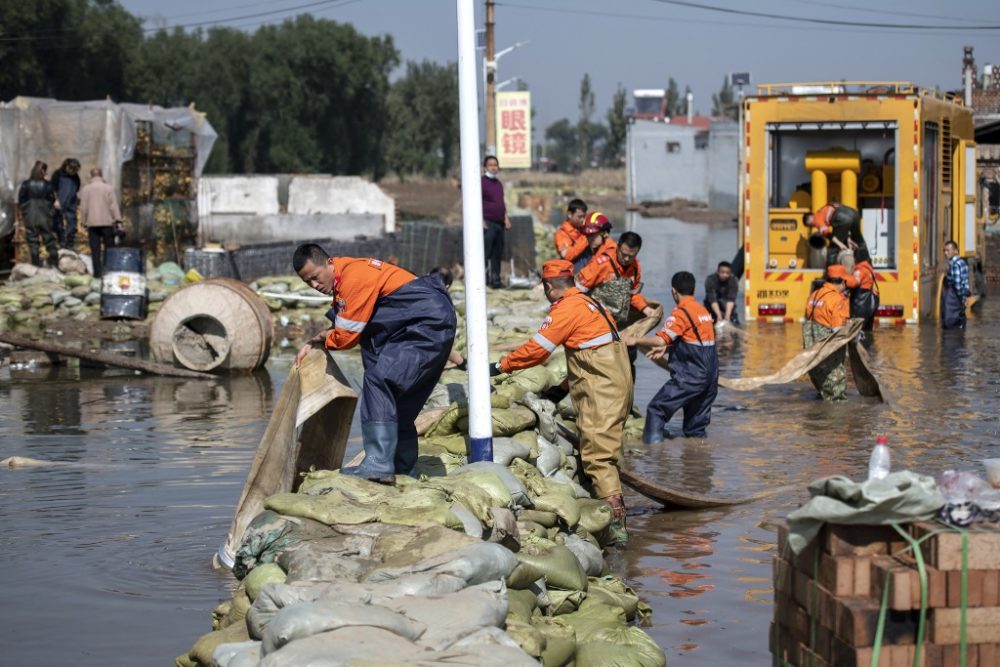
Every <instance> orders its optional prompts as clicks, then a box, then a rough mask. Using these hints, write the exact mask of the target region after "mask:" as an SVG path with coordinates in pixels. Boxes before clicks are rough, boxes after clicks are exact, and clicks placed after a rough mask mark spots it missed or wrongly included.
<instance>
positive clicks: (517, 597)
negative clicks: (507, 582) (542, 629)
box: [507, 565, 538, 621]
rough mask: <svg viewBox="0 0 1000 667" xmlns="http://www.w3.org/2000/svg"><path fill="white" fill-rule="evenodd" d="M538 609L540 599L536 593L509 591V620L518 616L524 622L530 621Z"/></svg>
mask: <svg viewBox="0 0 1000 667" xmlns="http://www.w3.org/2000/svg"><path fill="white" fill-rule="evenodd" d="M518 567H520V565H519V566H518ZM536 609H538V598H536V597H535V594H534V593H532V592H531V591H529V590H517V589H511V588H508V589H507V618H510V617H511V616H517V617H518V618H520V619H521V620H522V621H529V620H531V617H532V616H533V615H534V613H535V610H536Z"/></svg>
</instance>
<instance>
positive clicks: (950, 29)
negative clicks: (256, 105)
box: [119, 0, 1000, 137]
mask: <svg viewBox="0 0 1000 667" xmlns="http://www.w3.org/2000/svg"><path fill="white" fill-rule="evenodd" d="M119 2H120V3H121V4H122V5H123V6H124V7H125V8H126V9H128V10H129V11H130V12H132V13H133V14H137V15H139V16H142V17H144V18H146V19H148V20H147V23H146V26H147V27H149V28H155V27H157V26H162V25H165V26H175V25H184V26H190V25H194V24H200V25H201V26H202V27H208V26H209V25H213V24H216V25H219V24H221V25H232V26H234V27H238V28H241V29H245V30H253V29H254V28H255V27H256V26H259V25H261V24H262V23H265V22H267V23H271V22H280V21H281V20H282V19H284V18H287V17H290V16H294V15H296V14H300V13H305V12H308V13H311V14H313V15H314V16H316V17H322V18H328V19H332V20H336V21H340V22H343V23H350V24H352V25H353V26H354V27H355V28H356V29H357V30H359V31H360V32H362V33H364V34H366V35H385V34H388V35H391V36H392V38H393V40H394V41H395V44H396V47H397V48H398V49H399V51H400V54H401V58H402V60H403V61H404V62H405V61H406V60H423V59H429V60H432V61H437V62H440V63H445V62H449V61H455V60H457V51H458V45H457V36H456V2H455V0H326V1H325V2H324V1H322V0H270V1H265V0H250V1H249V2H244V3H242V4H240V3H239V2H238V1H237V0H171V1H170V2H169V3H165V2H163V0H119ZM690 4H699V5H703V6H704V5H707V6H712V7H716V8H720V10H716V11H712V10H707V9H703V8H696V7H692V6H686V5H690ZM475 5H476V23H477V27H482V24H483V15H484V13H485V12H484V5H485V2H484V0H476V2H475ZM296 8H298V9H296ZM727 10H737V11H751V12H759V13H763V14H772V15H776V16H781V17H796V18H800V19H807V20H805V21H789V20H779V19H776V18H765V17H757V16H744V15H739V14H733V13H729V12H728V11H727ZM274 12H279V13H274ZM265 13H266V15H263V16H261V15H260V14H265ZM241 17H245V18H241ZM815 19H821V20H831V21H835V22H843V23H847V24H848V25H843V24H842V23H837V24H832V25H828V24H816V23H813V22H811V21H812V20H815ZM873 24H905V25H909V26H941V27H945V28H946V29H941V30H934V31H931V30H922V29H916V28H906V29H890V28H886V27H875V26H874V25H873ZM970 26H980V27H982V26H995V27H997V28H1000V3H998V2H997V1H996V0H950V1H943V0H878V2H868V3H867V4H866V0H832V1H831V2H823V1H821V0H758V1H757V2H754V3H747V2H744V1H743V0H703V1H699V0H694V2H692V3H686V2H679V3H678V2H674V1H673V0H613V1H611V2H609V1H608V0H603V1H601V0H510V1H509V2H507V1H506V0H496V46H497V50H498V51H499V50H500V49H503V48H505V47H507V46H510V45H512V44H514V43H515V42H525V41H527V42H528V44H526V45H525V46H523V47H521V48H519V49H517V50H515V51H513V52H511V53H509V54H507V55H506V56H504V57H503V58H501V59H500V60H499V62H498V73H497V81H503V80H505V79H508V78H510V77H515V76H516V77H520V78H521V79H522V80H523V81H525V82H526V83H527V85H528V87H529V88H530V90H531V91H532V103H533V106H534V107H535V113H536V115H535V120H534V122H535V125H536V127H537V128H542V129H544V128H545V127H547V126H548V125H549V124H551V123H552V122H554V121H556V120H559V119H560V118H564V117H566V118H570V119H572V120H574V121H575V120H576V119H577V118H578V116H579V112H578V101H579V89H580V80H581V78H582V77H583V75H584V74H589V75H590V77H591V81H592V84H593V87H594V91H595V94H596V105H595V106H596V110H597V113H598V114H600V115H602V116H603V114H604V111H605V110H606V109H607V108H608V106H610V104H611V98H612V96H613V94H614V92H615V90H616V88H617V87H618V86H619V85H621V86H623V87H624V88H625V89H626V90H628V91H629V92H630V95H629V102H628V104H629V106H631V104H632V101H631V91H632V90H633V89H636V88H663V87H666V82H667V79H668V78H669V77H673V78H674V79H676V80H677V82H678V84H679V85H680V87H681V90H683V89H684V86H685V85H690V86H691V89H692V92H693V93H694V106H695V109H696V110H697V111H698V112H701V113H709V112H710V111H711V107H712V103H711V96H712V94H713V93H715V92H717V91H718V90H719V87H720V86H721V85H722V82H723V79H724V77H725V75H726V74H727V73H729V72H750V73H751V76H752V82H753V83H754V84H760V83H786V82H793V81H795V82H801V81H821V80H840V79H846V80H849V81H876V80H877V81H912V82H914V83H916V84H919V85H922V86H928V87H934V86H940V87H941V88H944V89H957V88H959V87H961V73H962V47H963V46H964V45H970V46H973V47H975V56H976V64H977V66H978V67H979V68H980V71H981V69H982V66H983V65H984V64H985V63H989V62H992V63H998V64H1000V29H991V30H973V29H969V27H970ZM480 53H481V52H480ZM510 89H513V87H511V88H510ZM480 94H481V91H480ZM537 136H538V135H537V134H536V137H537Z"/></svg>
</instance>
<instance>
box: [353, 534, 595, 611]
mask: <svg viewBox="0 0 1000 667" xmlns="http://www.w3.org/2000/svg"><path fill="white" fill-rule="evenodd" d="M570 555H572V554H570ZM575 560H576V559H575V558H574V562H575ZM516 566H517V557H515V556H514V554H512V553H511V552H510V551H509V550H508V549H506V548H505V547H502V546H500V545H499V544H492V543H490V542H479V543H476V544H469V545H467V546H463V547H459V548H457V549H452V550H451V551H446V552H445V553H443V554H439V555H437V556H434V557H432V558H428V559H425V560H422V561H420V562H419V563H415V564H413V565H409V566H404V567H397V568H380V569H378V570H375V571H374V572H372V573H371V574H369V575H368V581H370V582H372V583H377V582H380V581H391V580H393V579H398V578H399V577H402V576H404V575H407V574H414V573H418V572H428V573H436V574H449V575H452V576H455V577H459V578H460V579H463V580H465V581H466V582H467V583H468V584H469V585H476V584H481V583H484V582H490V581H496V580H498V579H505V578H506V577H507V575H509V574H510V573H511V572H513V571H514V568H515V567H516ZM504 613H505V615H506V612H504Z"/></svg>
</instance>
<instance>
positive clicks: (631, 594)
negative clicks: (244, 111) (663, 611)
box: [584, 576, 652, 621]
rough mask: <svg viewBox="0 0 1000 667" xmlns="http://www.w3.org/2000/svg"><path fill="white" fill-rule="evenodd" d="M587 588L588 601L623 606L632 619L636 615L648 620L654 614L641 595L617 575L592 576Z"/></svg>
mask: <svg viewBox="0 0 1000 667" xmlns="http://www.w3.org/2000/svg"><path fill="white" fill-rule="evenodd" d="M589 584H590V586H589V588H588V589H587V602H585V603H584V606H587V605H590V604H597V603H600V604H604V605H607V606H611V607H621V608H622V609H623V610H624V611H625V619H626V620H628V621H632V620H634V619H635V617H636V616H639V618H640V620H646V619H647V618H649V616H651V615H652V610H651V609H650V608H649V606H648V605H646V604H645V603H644V602H640V600H639V596H638V595H636V593H635V591H634V590H632V589H631V588H629V586H628V585H626V584H625V582H624V581H622V580H621V579H618V578H617V577H611V576H608V577H591V578H590V581H589Z"/></svg>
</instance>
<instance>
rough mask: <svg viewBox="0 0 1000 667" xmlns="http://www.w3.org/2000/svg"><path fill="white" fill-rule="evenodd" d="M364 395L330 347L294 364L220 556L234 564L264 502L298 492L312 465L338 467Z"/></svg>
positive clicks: (260, 446)
mask: <svg viewBox="0 0 1000 667" xmlns="http://www.w3.org/2000/svg"><path fill="white" fill-rule="evenodd" d="M357 401H358V395H357V394H356V393H355V392H354V390H353V389H351V388H350V386H349V384H348V381H347V378H346V377H345V376H344V374H343V373H342V372H341V371H340V369H339V368H338V367H337V364H336V363H335V362H334V361H333V358H332V357H331V356H330V355H329V353H327V352H326V351H325V350H313V351H312V352H310V353H309V354H308V355H307V356H306V358H305V359H304V360H303V361H302V364H301V366H299V367H298V368H295V367H293V368H292V369H291V371H290V372H289V373H288V379H287V380H286V381H285V386H284V387H283V388H282V390H281V396H279V397H278V402H277V404H276V405H275V406H274V410H273V412H272V413H271V420H270V421H269V422H268V424H267V429H266V430H265V431H264V436H263V437H262V438H261V440H260V444H259V445H258V446H257V453H256V455H255V456H254V459H253V463H251V464H250V473H249V475H247V481H246V484H245V485H244V487H243V492H242V494H240V500H239V503H237V506H236V514H235V516H234V517H233V523H232V525H231V526H230V527H229V534H228V535H227V536H226V542H225V544H224V545H223V546H222V548H220V549H219V560H220V561H222V563H225V564H228V563H231V562H232V559H233V555H234V554H235V553H236V550H237V549H238V548H239V546H240V541H241V540H242V538H243V533H244V532H245V531H246V527H247V526H248V525H249V524H250V522H251V521H253V519H254V517H256V516H257V515H258V514H260V513H261V512H262V511H263V510H264V500H265V499H266V498H267V497H268V496H272V495H274V494H277V493H287V492H291V491H295V489H296V488H297V487H298V482H299V479H300V473H303V472H306V471H308V470H309V469H310V467H315V468H316V469H317V470H336V469H338V468H340V466H341V463H342V462H343V459H344V448H345V447H346V444H347V437H348V434H349V432H350V429H351V418H352V417H353V415H354V407H355V405H356V404H357Z"/></svg>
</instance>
